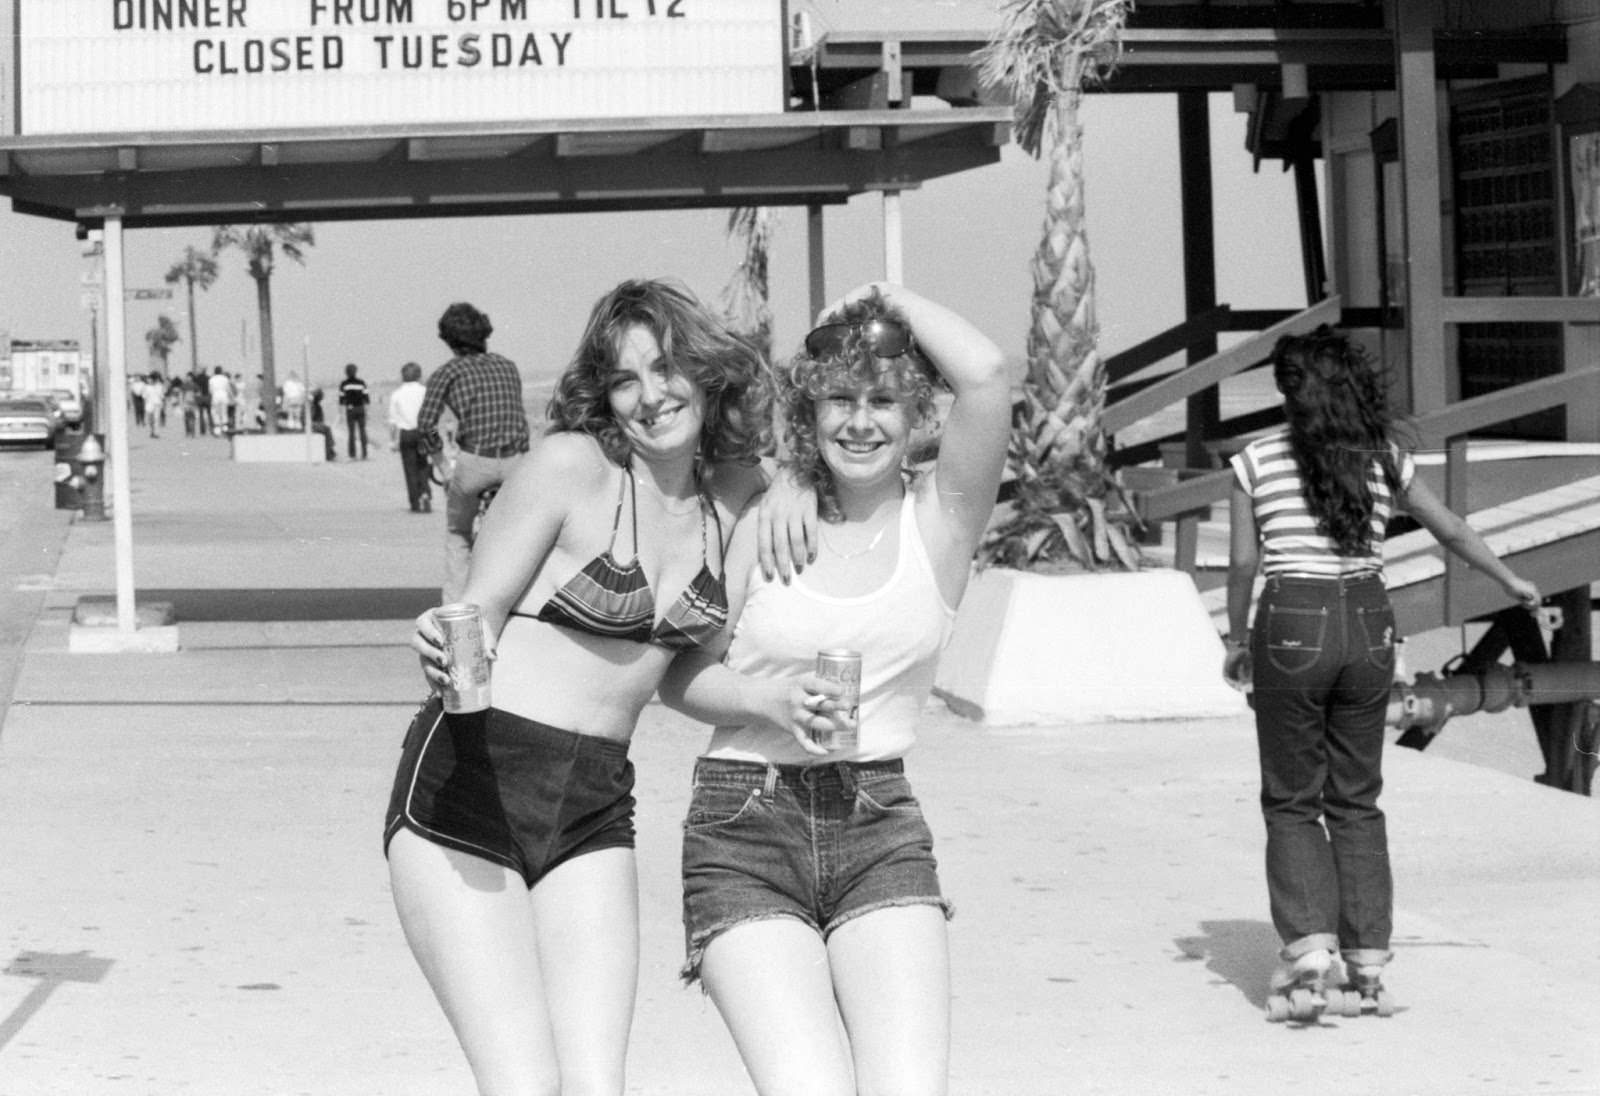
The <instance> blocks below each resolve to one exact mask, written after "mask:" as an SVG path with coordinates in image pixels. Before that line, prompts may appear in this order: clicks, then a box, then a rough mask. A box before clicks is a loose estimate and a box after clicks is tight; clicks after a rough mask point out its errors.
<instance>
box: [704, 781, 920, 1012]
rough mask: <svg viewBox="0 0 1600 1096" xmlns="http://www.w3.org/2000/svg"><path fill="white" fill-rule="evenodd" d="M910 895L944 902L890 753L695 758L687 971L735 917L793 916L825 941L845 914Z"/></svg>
mask: <svg viewBox="0 0 1600 1096" xmlns="http://www.w3.org/2000/svg"><path fill="white" fill-rule="evenodd" d="M911 905H931V906H938V907H939V908H940V909H941V910H942V911H944V913H945V916H947V917H948V916H949V915H950V912H951V910H950V903H949V902H947V901H946V900H945V899H944V897H943V896H942V895H941V893H940V890H939V873H938V866H937V864H936V863H935V862H934V858H933V834H932V833H931V832H929V830H928V824H927V822H926V821H924V819H923V817H922V807H921V806H920V805H919V804H918V803H917V799H916V796H914V795H912V793H911V785H910V784H909V783H908V782H907V780H906V778H905V770H904V767H903V766H902V764H901V763H900V762H899V761H869V762H862V763H849V762H845V763H838V764H832V765H764V764H760V763H757V762H746V761H718V760H713V759H711V758H704V757H703V758H701V759H700V760H699V761H698V762H697V763H696V764H695V770H694V792H693V795H692V797H691V799H690V802H689V815H688V818H687V819H686V820H685V822H684V833H683V924H684V932H685V935H686V937H687V941H688V952H689V958H688V962H687V964H686V965H685V966H684V969H683V977H684V980H685V981H690V982H692V981H694V980H695V979H696V978H697V977H699V973H700V960H701V957H702V956H703V955H704V953H705V948H706V945H707V944H708V943H710V942H711V941H712V940H713V939H715V938H716V936H717V935H718V934H719V933H722V932H725V931H727V930H728V929H730V928H732V927H734V926H735V925H738V924H741V923H744V922H748V921H758V920H764V919H768V918H773V917H791V918H794V919H796V920H798V921H801V922H804V923H805V924H807V925H810V926H811V927H812V928H814V929H816V930H817V932H818V933H819V934H821V935H822V937H823V938H824V939H826V938H827V937H828V936H829V935H830V934H831V933H832V932H833V931H834V930H835V929H837V928H838V927H839V926H840V925H843V924H844V923H845V922H847V921H849V920H850V919H851V918H853V917H859V916H860V915H862V914H864V913H870V912H872V911H873V910H876V909H882V908H885V907H889V906H911Z"/></svg>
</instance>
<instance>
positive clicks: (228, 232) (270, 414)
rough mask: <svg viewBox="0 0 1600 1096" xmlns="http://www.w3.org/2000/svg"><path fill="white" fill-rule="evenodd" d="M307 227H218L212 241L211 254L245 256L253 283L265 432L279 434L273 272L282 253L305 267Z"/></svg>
mask: <svg viewBox="0 0 1600 1096" xmlns="http://www.w3.org/2000/svg"><path fill="white" fill-rule="evenodd" d="M316 242H317V241H316V237H315V235H314V234H313V232H312V229H311V226H310V225H308V224H271V225H249V226H247V227H244V228H241V227H239V226H237V225H218V226H217V229H216V231H215V233H214V234H213V235H212V237H211V251H212V253H213V254H221V253H222V252H223V251H226V250H228V249H230V248H236V249H238V250H239V251H242V252H244V255H245V258H246V260H247V261H248V262H249V266H250V277H252V278H254V279H255V281H256V307H257V309H258V311H259V312H260V316H261V411H262V414H264V415H265V416H266V423H265V426H264V429H265V430H266V432H267V433H269V434H276V433H277V432H278V373H277V369H276V368H275V366H274V362H273V355H272V271H273V268H274V267H275V266H276V265H277V256H278V252H279V251H282V252H283V253H284V254H285V255H287V256H288V257H289V258H291V259H293V260H294V261H295V262H297V263H301V264H304V263H305V261H306V250H307V249H308V248H311V247H314V246H315V245H316Z"/></svg>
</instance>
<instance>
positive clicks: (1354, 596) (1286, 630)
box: [1250, 572, 1395, 952]
mask: <svg viewBox="0 0 1600 1096" xmlns="http://www.w3.org/2000/svg"><path fill="white" fill-rule="evenodd" d="M1394 642H1395V629H1394V610H1393V609H1392V608H1391V607H1390V605H1389V595H1388V593H1387V591H1385V590H1384V586H1383V577H1382V576H1381V575H1380V574H1377V573H1373V572H1367V573H1364V574H1361V575H1355V576H1347V577H1345V578H1338V579H1330V578H1309V577H1298V576H1272V577H1269V578H1268V579H1267V583H1266V588H1265V590H1264V591H1263V592H1262V594H1261V599H1260V604H1259V605H1258V607H1257V609H1256V621H1255V628H1254V629H1253V631H1252V633H1251V646H1250V651H1251V656H1252V657H1251V661H1252V667H1253V675H1254V689H1255V715H1256V741H1257V743H1258V745H1259V746H1260V751H1261V813H1262V815H1263V816H1264V818H1265V820H1266V827H1267V892H1268V895H1269V898H1270V900H1271V906H1272V923H1273V925H1274V927H1276V928H1277V930H1278V935H1279V937H1280V938H1281V939H1282V940H1283V942H1284V943H1285V944H1286V945H1289V947H1290V950H1294V945H1295V944H1296V943H1297V942H1299V941H1303V940H1306V938H1308V937H1318V938H1322V937H1326V938H1329V939H1328V940H1327V941H1326V942H1327V944H1328V945H1329V946H1331V945H1332V943H1333V940H1332V938H1334V937H1336V938H1337V941H1338V946H1339V948H1340V949H1341V950H1343V951H1346V952H1351V951H1370V952H1379V951H1386V950H1387V949H1388V947H1389V934H1390V931H1391V928H1392V922H1393V909H1394V882H1393V877H1392V876H1391V874H1390V870H1389V839H1388V833H1387V831H1386V829H1385V826H1384V818H1383V812H1382V811H1381V810H1379V809H1378V793H1379V792H1380V791H1381V790H1382V788H1383V764H1382V763H1383V735H1384V716H1385V709H1386V707H1387V705H1388V701H1389V689H1390V685H1391V684H1392V682H1393V680H1394V658H1395V652H1394ZM1319 946H1321V945H1320V943H1319Z"/></svg>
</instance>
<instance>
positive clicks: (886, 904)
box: [822, 894, 956, 940]
mask: <svg viewBox="0 0 1600 1096" xmlns="http://www.w3.org/2000/svg"><path fill="white" fill-rule="evenodd" d="M899 906H938V907H939V909H940V910H941V911H943V913H944V919H945V920H946V921H953V920H955V916H956V906H955V903H954V902H952V901H950V899H948V898H944V897H942V896H940V895H937V894H905V895H900V896H898V897H895V898H885V899H884V900H883V901H881V902H873V903H871V904H870V905H866V906H858V907H857V908H855V909H852V910H848V911H846V912H845V913H844V914H842V915H840V916H838V917H835V918H834V919H833V920H832V921H830V922H828V927H827V928H825V929H823V930H822V938H823V939H824V940H826V939H827V938H828V937H830V936H832V935H833V934H834V933H835V932H837V931H838V930H839V928H840V927H841V926H843V925H848V924H849V923H850V922H851V921H854V920H855V919H856V918H857V917H860V916H862V915H863V914H868V913H876V912H877V911H878V910H887V909H895V908H896V907H899Z"/></svg>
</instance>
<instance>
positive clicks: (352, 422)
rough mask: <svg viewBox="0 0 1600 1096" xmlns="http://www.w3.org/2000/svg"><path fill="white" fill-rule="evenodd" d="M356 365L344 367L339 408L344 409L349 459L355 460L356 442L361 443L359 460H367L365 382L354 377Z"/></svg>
mask: <svg viewBox="0 0 1600 1096" xmlns="http://www.w3.org/2000/svg"><path fill="white" fill-rule="evenodd" d="M356 372H357V370H356V363H355V362H351V363H350V364H349V365H347V366H345V367H344V380H342V381H340V382H339V406H340V407H342V408H343V409H344V428H345V433H346V434H347V435H348V441H349V449H350V459H351V460H355V459H356V441H357V439H360V441H361V458H360V459H361V460H366V459H367V404H368V403H369V402H370V400H371V397H370V396H369V395H368V393H367V382H366V381H364V380H362V379H361V378H360V377H358V376H356Z"/></svg>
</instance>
